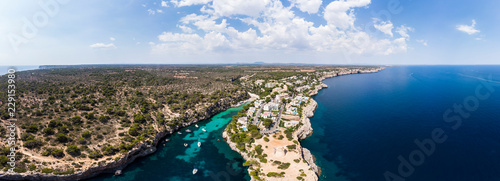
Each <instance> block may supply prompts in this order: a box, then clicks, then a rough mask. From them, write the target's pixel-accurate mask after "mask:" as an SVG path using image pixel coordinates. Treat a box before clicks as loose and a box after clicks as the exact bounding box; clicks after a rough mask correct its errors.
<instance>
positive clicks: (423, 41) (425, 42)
mask: <svg viewBox="0 0 500 181" xmlns="http://www.w3.org/2000/svg"><path fill="white" fill-rule="evenodd" d="M417 42H419V43H421V44H422V45H424V46H427V40H417Z"/></svg>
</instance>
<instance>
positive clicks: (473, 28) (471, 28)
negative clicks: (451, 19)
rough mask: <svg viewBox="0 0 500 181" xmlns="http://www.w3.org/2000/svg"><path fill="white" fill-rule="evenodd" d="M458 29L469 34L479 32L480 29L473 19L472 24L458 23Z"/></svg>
mask: <svg viewBox="0 0 500 181" xmlns="http://www.w3.org/2000/svg"><path fill="white" fill-rule="evenodd" d="M457 30H459V31H462V32H465V33H467V34H469V35H473V34H476V33H479V32H480V31H479V30H477V29H476V20H472V25H470V26H469V25H458V26H457Z"/></svg>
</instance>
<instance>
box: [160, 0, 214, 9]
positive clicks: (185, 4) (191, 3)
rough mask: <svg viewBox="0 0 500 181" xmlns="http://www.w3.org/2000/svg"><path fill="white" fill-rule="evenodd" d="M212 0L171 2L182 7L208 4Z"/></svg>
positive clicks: (177, 0) (174, 0) (178, 0)
mask: <svg viewBox="0 0 500 181" xmlns="http://www.w3.org/2000/svg"><path fill="white" fill-rule="evenodd" d="M211 1H212V0H171V1H170V2H171V3H172V4H174V5H175V6H176V7H182V6H192V5H200V4H207V3H209V2H211Z"/></svg>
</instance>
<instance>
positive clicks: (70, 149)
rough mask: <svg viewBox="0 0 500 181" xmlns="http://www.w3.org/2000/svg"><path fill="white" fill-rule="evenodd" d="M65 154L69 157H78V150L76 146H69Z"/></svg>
mask: <svg viewBox="0 0 500 181" xmlns="http://www.w3.org/2000/svg"><path fill="white" fill-rule="evenodd" d="M66 153H68V154H70V155H71V156H78V155H80V149H79V148H78V147H77V146H76V145H69V146H68V148H66Z"/></svg>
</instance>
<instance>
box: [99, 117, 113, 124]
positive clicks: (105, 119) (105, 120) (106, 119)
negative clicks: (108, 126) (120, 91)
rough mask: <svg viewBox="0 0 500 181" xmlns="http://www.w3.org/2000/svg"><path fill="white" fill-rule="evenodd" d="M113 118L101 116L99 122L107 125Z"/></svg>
mask: <svg viewBox="0 0 500 181" xmlns="http://www.w3.org/2000/svg"><path fill="white" fill-rule="evenodd" d="M110 119H111V118H110V117H109V116H104V115H101V116H100V117H99V121H101V122H102V123H106V122H108V121H109V120H110Z"/></svg>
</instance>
